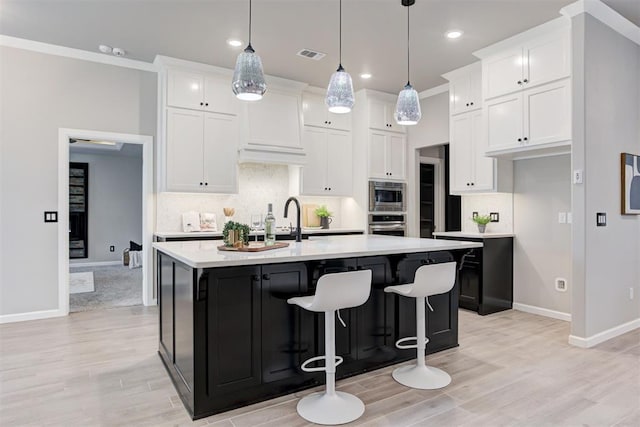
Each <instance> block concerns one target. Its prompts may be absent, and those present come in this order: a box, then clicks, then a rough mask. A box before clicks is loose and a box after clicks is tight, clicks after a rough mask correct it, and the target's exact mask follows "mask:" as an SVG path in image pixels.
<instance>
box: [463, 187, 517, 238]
mask: <svg viewBox="0 0 640 427" xmlns="http://www.w3.org/2000/svg"><path fill="white" fill-rule="evenodd" d="M473 212H478V213H479V214H480V215H489V213H490V212H498V213H499V214H500V222H490V223H489V224H487V233H512V232H513V194H511V193H494V194H477V195H475V194H474V195H468V196H467V195H465V196H462V231H478V226H477V225H476V223H475V222H473V221H472V220H471V218H472V216H473Z"/></svg>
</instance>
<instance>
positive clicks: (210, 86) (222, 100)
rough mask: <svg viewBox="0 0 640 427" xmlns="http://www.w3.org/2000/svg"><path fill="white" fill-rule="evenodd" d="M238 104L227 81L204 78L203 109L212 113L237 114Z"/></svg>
mask: <svg viewBox="0 0 640 427" xmlns="http://www.w3.org/2000/svg"><path fill="white" fill-rule="evenodd" d="M240 102H241V101H239V100H238V99H237V98H236V97H235V95H234V94H233V91H232V90H231V85H230V84H229V80H227V79H220V78H213V77H206V78H205V80H204V103H205V104H204V109H205V110H206V111H211V112H214V113H222V114H234V115H236V114H238V110H239V107H240Z"/></svg>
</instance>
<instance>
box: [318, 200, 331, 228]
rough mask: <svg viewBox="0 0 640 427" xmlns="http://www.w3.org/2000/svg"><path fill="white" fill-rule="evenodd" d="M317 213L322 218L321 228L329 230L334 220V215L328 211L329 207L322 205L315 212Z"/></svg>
mask: <svg viewBox="0 0 640 427" xmlns="http://www.w3.org/2000/svg"><path fill="white" fill-rule="evenodd" d="M315 213H316V215H318V216H319V217H320V226H321V227H322V228H323V229H325V230H326V229H328V228H329V224H331V221H332V220H333V219H332V218H331V216H332V215H333V214H332V213H331V212H329V209H327V206H326V205H321V206H320V207H318V208H317V209H316V210H315Z"/></svg>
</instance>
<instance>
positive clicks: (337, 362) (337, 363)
mask: <svg viewBox="0 0 640 427" xmlns="http://www.w3.org/2000/svg"><path fill="white" fill-rule="evenodd" d="M326 358H327V357H326V356H316V357H312V358H311V359H307V360H305V361H304V362H303V363H302V365H301V366H300V369H302V370H303V371H305V372H321V371H326V370H327V367H326V366H318V367H317V368H308V367H307V365H309V364H310V363H313V362H317V361H319V360H325V361H326ZM343 360H344V359H343V358H342V357H341V356H336V366H338V365H340V364H341V363H342V362H343Z"/></svg>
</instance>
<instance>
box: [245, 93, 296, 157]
mask: <svg viewBox="0 0 640 427" xmlns="http://www.w3.org/2000/svg"><path fill="white" fill-rule="evenodd" d="M301 101H302V100H301V96H300V94H296V93H290V92H285V91H277V90H269V92H267V94H266V95H265V96H264V97H263V98H262V99H261V100H260V101H258V102H248V103H246V109H247V110H246V111H247V116H246V121H245V125H244V128H245V132H246V135H245V143H246V145H248V146H255V147H256V148H261V149H264V147H270V148H273V149H274V150H275V151H278V150H283V151H287V150H292V149H293V150H302V135H301V133H302V129H301V118H302V111H301V103H302V102H301Z"/></svg>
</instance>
